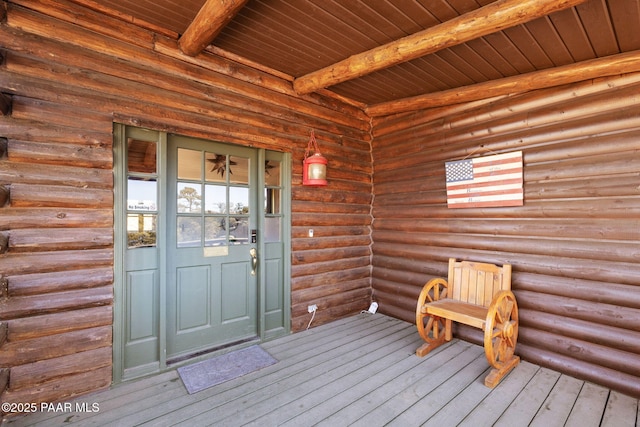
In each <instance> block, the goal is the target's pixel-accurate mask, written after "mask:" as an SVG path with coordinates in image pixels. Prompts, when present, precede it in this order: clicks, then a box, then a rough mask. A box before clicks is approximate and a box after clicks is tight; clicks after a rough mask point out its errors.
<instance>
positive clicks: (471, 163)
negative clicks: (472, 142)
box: [445, 151, 524, 208]
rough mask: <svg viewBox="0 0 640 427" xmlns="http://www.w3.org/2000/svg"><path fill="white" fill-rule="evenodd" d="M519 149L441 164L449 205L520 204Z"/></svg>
mask: <svg viewBox="0 0 640 427" xmlns="http://www.w3.org/2000/svg"><path fill="white" fill-rule="evenodd" d="M522 169H523V168H522V151H516V152H513V153H505V154H496V155H493V156H485V157H478V158H474V159H466V160H458V161H453V162H446V163H445V171H446V176H447V205H448V206H449V208H474V207H492V206H522V205H523V200H524V197H523V196H524V192H523V189H522V184H523V178H522Z"/></svg>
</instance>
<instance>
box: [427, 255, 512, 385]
mask: <svg viewBox="0 0 640 427" xmlns="http://www.w3.org/2000/svg"><path fill="white" fill-rule="evenodd" d="M453 322H458V323H463V324H465V325H469V326H473V327H475V328H479V329H482V330H483V331H484V351H485V355H486V357H487V360H488V361H489V364H490V365H491V366H492V367H493V369H492V370H491V372H490V373H489V375H487V377H486V378H485V380H484V384H485V385H486V386H487V387H495V386H496V385H497V384H498V383H499V382H500V380H502V378H503V377H504V376H505V375H506V374H508V373H509V372H510V371H511V370H512V369H513V368H515V367H516V365H518V363H519V362H520V358H519V357H518V356H516V355H515V354H514V351H515V347H516V341H517V339H518V305H517V303H516V298H515V296H514V295H513V293H512V292H511V265H509V264H505V265H503V266H502V267H498V266H497V265H494V264H485V263H479V262H470V261H456V259H455V258H450V259H449V277H448V280H445V279H444V278H435V279H431V280H429V281H428V282H427V284H426V285H424V287H423V288H422V292H421V293H420V297H419V298H418V305H417V307H416V326H417V327H418V332H419V333H420V336H421V337H422V339H424V340H425V341H426V343H425V344H423V345H422V346H421V347H420V348H418V349H417V350H416V354H417V355H418V356H420V357H422V356H424V355H425V354H427V353H429V352H430V351H431V350H433V349H434V348H436V347H438V346H440V345H442V344H444V343H445V342H446V341H451V338H452V332H451V328H452V323H453Z"/></svg>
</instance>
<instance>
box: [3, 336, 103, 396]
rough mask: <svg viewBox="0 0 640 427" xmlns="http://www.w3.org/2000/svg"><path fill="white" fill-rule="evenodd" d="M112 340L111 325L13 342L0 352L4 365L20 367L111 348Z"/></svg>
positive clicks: (6, 344)
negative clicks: (97, 349) (40, 361)
mask: <svg viewBox="0 0 640 427" xmlns="http://www.w3.org/2000/svg"><path fill="white" fill-rule="evenodd" d="M111 341H112V337H111V326H100V327H97V328H91V329H83V330H79V331H72V332H67V333H63V334H57V335H50V336H47V337H40V338H34V339H31V340H21V341H9V342H7V343H5V345H4V346H3V349H2V350H3V351H1V352H0V366H8V367H13V366H19V365H24V364H27V363H34V362H37V361H39V360H46V359H52V358H55V357H61V356H67V355H70V354H75V353H79V352H83V351H88V350H93V349H96V348H100V347H109V346H111ZM34 392H36V391H35V390H34Z"/></svg>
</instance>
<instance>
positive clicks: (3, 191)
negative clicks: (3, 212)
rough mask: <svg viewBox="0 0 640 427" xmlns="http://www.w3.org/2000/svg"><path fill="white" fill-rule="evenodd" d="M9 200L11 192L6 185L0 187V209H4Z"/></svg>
mask: <svg viewBox="0 0 640 427" xmlns="http://www.w3.org/2000/svg"><path fill="white" fill-rule="evenodd" d="M10 199H11V190H10V188H9V186H8V185H0V208H2V207H5V206H6V205H7V202H9V200H10Z"/></svg>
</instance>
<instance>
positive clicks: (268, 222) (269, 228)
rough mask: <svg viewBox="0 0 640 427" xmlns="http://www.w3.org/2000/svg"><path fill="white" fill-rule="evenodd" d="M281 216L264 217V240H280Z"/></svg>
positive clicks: (270, 241)
mask: <svg viewBox="0 0 640 427" xmlns="http://www.w3.org/2000/svg"><path fill="white" fill-rule="evenodd" d="M280 222H281V220H280V217H277V216H276V217H266V218H265V219H264V226H265V230H264V240H265V242H266V243H274V242H279V241H280Z"/></svg>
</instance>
